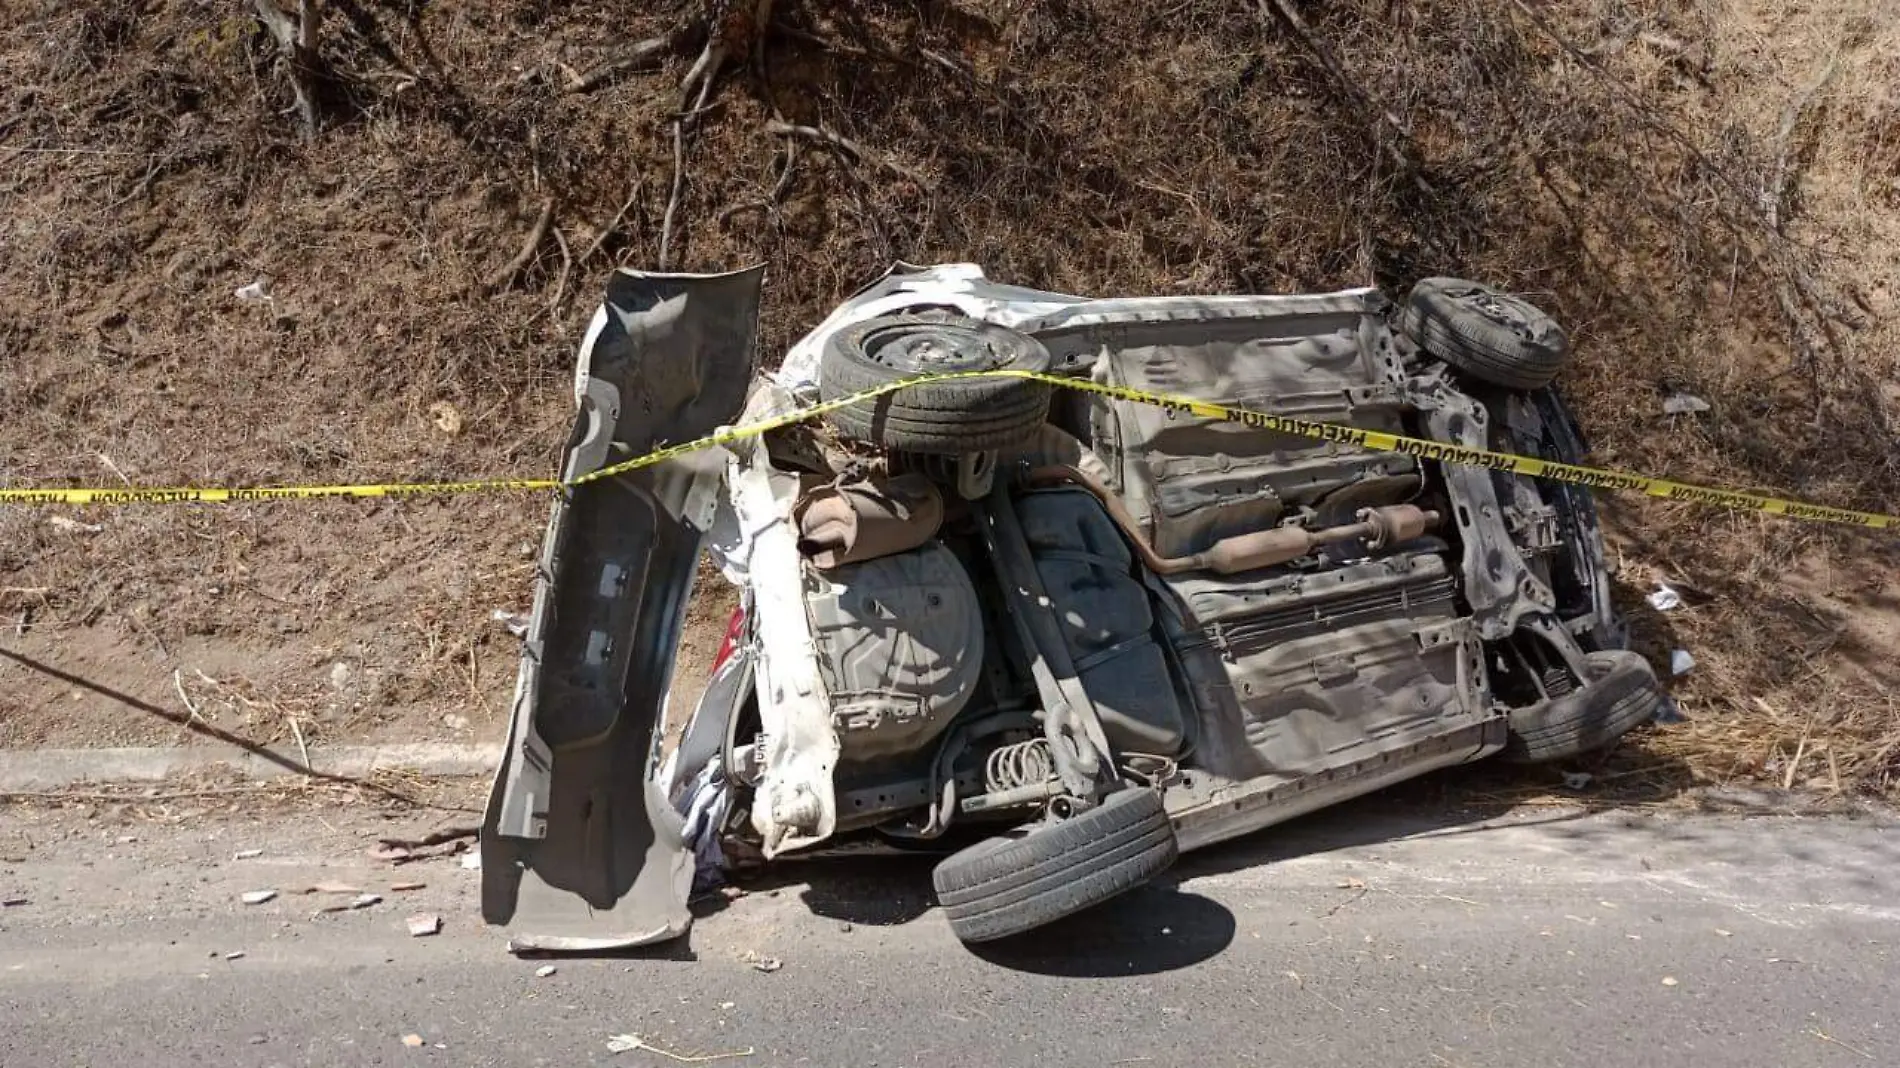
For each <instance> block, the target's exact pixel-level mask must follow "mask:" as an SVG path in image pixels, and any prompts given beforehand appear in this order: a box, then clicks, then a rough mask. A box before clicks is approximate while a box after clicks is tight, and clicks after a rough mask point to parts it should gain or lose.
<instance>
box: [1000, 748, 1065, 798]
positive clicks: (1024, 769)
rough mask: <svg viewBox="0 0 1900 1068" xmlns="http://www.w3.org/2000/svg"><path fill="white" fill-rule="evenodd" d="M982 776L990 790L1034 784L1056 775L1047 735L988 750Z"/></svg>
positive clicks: (1053, 756) (1054, 762) (1011, 788)
mask: <svg viewBox="0 0 1900 1068" xmlns="http://www.w3.org/2000/svg"><path fill="white" fill-rule="evenodd" d="M983 777H984V779H985V780H986V781H987V785H988V786H989V788H990V790H991V791H992V792H995V791H1001V790H1014V789H1016V788H1017V787H1021V786H1037V785H1040V784H1042V783H1045V782H1048V781H1049V780H1050V779H1053V778H1055V777H1056V758H1055V755H1054V754H1053V753H1051V752H1050V751H1049V740H1048V739H1047V738H1032V739H1030V740H1029V741H1026V742H1017V743H1016V744H1014V745H1005V746H999V747H998V748H996V749H993V750H991V751H990V755H989V759H988V760H987V761H985V762H984V765H983Z"/></svg>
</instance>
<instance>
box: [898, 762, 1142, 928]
mask: <svg viewBox="0 0 1900 1068" xmlns="http://www.w3.org/2000/svg"><path fill="white" fill-rule="evenodd" d="M1179 855H1180V849H1179V847H1178V845H1177V844H1176V842H1175V838H1174V824H1173V822H1172V821H1170V820H1169V819H1168V813H1167V810H1166V809H1165V808H1164V807H1163V806H1162V803H1161V795H1160V794H1159V793H1157V792H1156V791H1154V790H1150V789H1146V788H1131V789H1127V790H1122V791H1120V792H1118V793H1113V794H1110V795H1108V797H1107V798H1105V799H1104V800H1103V801H1102V803H1101V804H1100V805H1097V806H1096V807H1094V808H1092V809H1089V810H1087V811H1085V812H1082V813H1079V814H1077V815H1075V816H1072V817H1070V818H1068V819H1066V820H1063V821H1061V822H1059V823H1051V824H1044V825H1041V826H1038V827H1035V828H1033V829H1032V830H1030V832H1029V833H1028V834H1026V835H1023V836H1022V837H1020V838H992V839H990V840H988V841H986V842H979V843H978V844H976V845H973V846H971V847H970V848H968V849H965V850H963V851H962V852H960V853H956V854H954V855H952V856H951V857H950V858H949V859H948V860H945V861H944V862H943V863H942V864H939V865H937V869H936V871H935V872H933V873H932V875H931V881H932V882H933V883H935V884H936V887H937V900H938V902H939V903H940V904H942V905H943V913H944V916H945V918H947V919H948V920H949V921H950V930H951V932H952V933H954V934H955V935H956V936H957V937H958V938H959V939H961V940H963V941H965V942H989V941H993V940H995V939H998V938H1007V937H1009V936H1010V935H1015V934H1021V933H1022V932H1024V931H1028V930H1031V929H1033V928H1036V927H1041V926H1042V925H1044V924H1046V923H1052V922H1054V921H1056V920H1059V919H1061V918H1063V917H1064V916H1068V915H1072V914H1074V913H1077V912H1080V911H1082V910H1083V909H1086V908H1089V907H1091V906H1093V905H1099V904H1101V903H1102V902H1104V901H1107V900H1108V899H1110V898H1112V897H1115V896H1117V895H1119V894H1122V893H1125V892H1127V891H1129V890H1133V889H1134V888H1136V887H1138V886H1140V885H1142V884H1143V883H1146V882H1148V881H1149V880H1150V879H1153V878H1154V877H1155V876H1157V875H1160V874H1161V873H1162V872H1164V871H1166V870H1167V869H1168V866H1169V865H1171V864H1173V863H1174V861H1175V858H1176V857H1177V856H1179Z"/></svg>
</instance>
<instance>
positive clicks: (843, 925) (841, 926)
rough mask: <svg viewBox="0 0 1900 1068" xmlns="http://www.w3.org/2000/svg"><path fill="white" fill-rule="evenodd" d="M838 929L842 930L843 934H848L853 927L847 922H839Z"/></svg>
mask: <svg viewBox="0 0 1900 1068" xmlns="http://www.w3.org/2000/svg"><path fill="white" fill-rule="evenodd" d="M838 930H840V931H843V932H844V933H845V934H850V933H851V932H852V931H853V930H854V928H853V927H852V926H851V925H850V924H848V923H841V924H839V925H838Z"/></svg>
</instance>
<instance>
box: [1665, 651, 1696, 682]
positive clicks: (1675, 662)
mask: <svg viewBox="0 0 1900 1068" xmlns="http://www.w3.org/2000/svg"><path fill="white" fill-rule="evenodd" d="M1694 668H1695V657H1694V656H1693V655H1691V654H1690V652H1689V650H1687V649H1677V650H1675V651H1674V652H1672V653H1670V654H1669V673H1670V674H1671V675H1675V676H1677V677H1680V676H1683V675H1687V674H1688V673H1689V672H1690V671H1692V670H1694Z"/></svg>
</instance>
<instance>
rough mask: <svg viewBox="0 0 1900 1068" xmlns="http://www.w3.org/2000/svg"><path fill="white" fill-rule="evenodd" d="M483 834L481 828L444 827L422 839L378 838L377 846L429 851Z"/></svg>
mask: <svg viewBox="0 0 1900 1068" xmlns="http://www.w3.org/2000/svg"><path fill="white" fill-rule="evenodd" d="M481 833H482V829H481V828H480V827H475V826H467V827H444V828H443V829H441V830H439V831H431V832H430V833H428V834H425V835H423V836H422V837H420V838H378V839H377V840H376V844H377V845H380V846H382V847H383V848H385V849H427V848H428V847H430V846H439V845H447V844H448V843H450V842H455V841H459V840H461V839H463V838H474V837H476V836H477V835H480V834H481Z"/></svg>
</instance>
